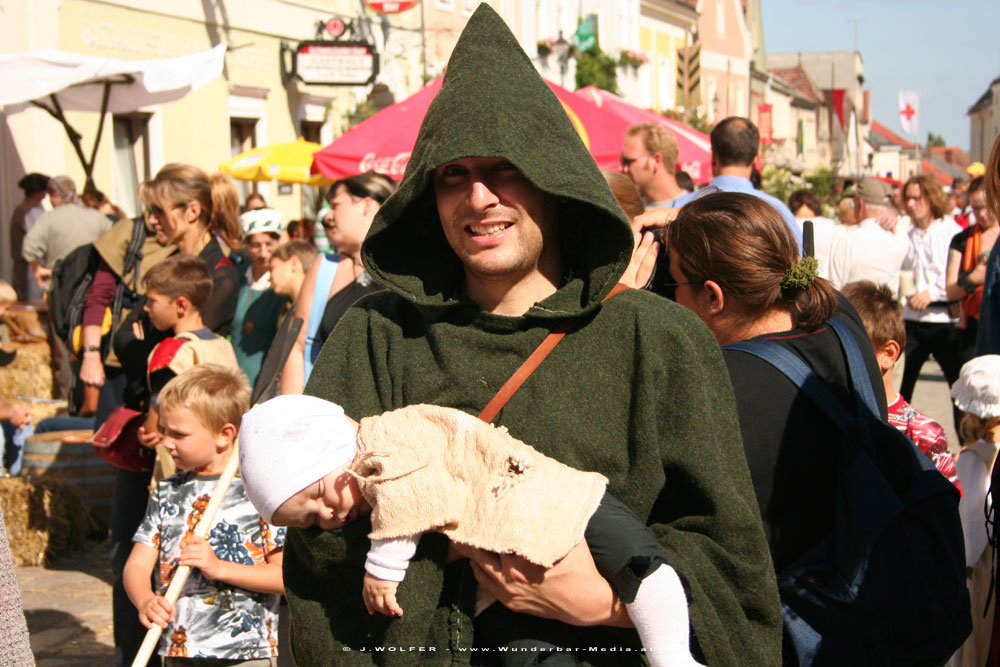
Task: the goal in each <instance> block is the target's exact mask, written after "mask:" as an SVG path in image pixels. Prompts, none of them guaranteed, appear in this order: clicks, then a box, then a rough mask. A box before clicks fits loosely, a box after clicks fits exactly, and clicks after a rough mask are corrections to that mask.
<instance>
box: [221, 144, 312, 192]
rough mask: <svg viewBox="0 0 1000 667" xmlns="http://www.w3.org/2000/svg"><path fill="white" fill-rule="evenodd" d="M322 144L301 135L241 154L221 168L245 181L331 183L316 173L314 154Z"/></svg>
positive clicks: (224, 171)
mask: <svg viewBox="0 0 1000 667" xmlns="http://www.w3.org/2000/svg"><path fill="white" fill-rule="evenodd" d="M320 148H322V146H320V145H319V144H316V143H313V142H311V141H306V140H305V139H303V138H302V137H299V140H298V141H294V142H291V143H286V144H272V145H270V146H262V147H260V148H253V149H251V150H248V151H246V152H245V153H240V154H239V155H237V156H236V157H234V158H233V159H231V160H229V161H228V162H223V163H222V164H221V165H219V171H222V172H223V173H226V174H229V175H230V176H232V177H233V178H238V179H240V180H241V181H274V180H277V181H280V182H282V183H301V184H303V185H329V184H330V183H331V181H330V180H329V179H327V178H326V177H324V176H323V175H322V174H314V173H312V162H313V153H315V152H316V151H318V150H319V149H320Z"/></svg>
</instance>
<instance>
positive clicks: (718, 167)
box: [673, 116, 802, 248]
mask: <svg viewBox="0 0 1000 667" xmlns="http://www.w3.org/2000/svg"><path fill="white" fill-rule="evenodd" d="M711 140H712V174H713V175H714V178H713V179H712V180H711V181H710V182H709V184H708V185H709V186H710V187H714V188H715V189H716V190H722V191H723V192H745V193H746V194H750V195H754V196H755V197H760V198H761V199H763V200H764V201H766V202H767V203H768V204H770V205H771V206H773V207H774V210H776V211H777V212H778V213H780V214H781V217H782V218H783V219H784V221H785V224H787V225H788V228H789V229H791V230H792V235H793V236H794V237H795V240H796V242H797V243H798V244H799V248H801V247H802V226H801V225H800V224H799V223H798V222H797V221H796V220H795V216H794V215H792V212H791V211H790V210H788V207H787V206H785V203H784V202H783V201H781V200H780V199H778V198H777V197H773V196H771V195H769V194H767V193H766V192H763V191H761V190H758V189H756V188H754V186H753V183H751V182H750V174H751V173H753V165H754V163H755V162H756V161H757V157H758V155H759V154H760V133H759V132H758V131H757V126H756V125H754V124H753V123H752V122H751V121H750V120H749V119H747V118H740V117H739V116H730V117H729V118H726V119H724V120H723V121H721V122H720V123H719V124H718V125H716V126H715V128H714V129H713V130H712V134H711ZM697 196H698V193H697V192H693V193H691V194H689V195H686V196H684V197H681V198H679V199H675V200H674V202H673V204H674V206H678V207H679V206H684V204H686V203H688V202H689V201H691V200H692V199H694V198H695V197H697Z"/></svg>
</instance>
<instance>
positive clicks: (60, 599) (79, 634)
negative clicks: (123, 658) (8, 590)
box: [17, 541, 115, 667]
mask: <svg viewBox="0 0 1000 667" xmlns="http://www.w3.org/2000/svg"><path fill="white" fill-rule="evenodd" d="M107 554H108V546H107V543H106V542H96V541H91V542H88V545H87V548H86V549H84V550H82V551H80V552H77V553H74V554H71V555H69V556H67V557H65V558H61V559H59V561H58V562H56V563H54V564H52V565H50V566H48V567H21V568H17V583H18V586H19V587H20V589H21V599H22V603H23V605H24V615H25V618H26V619H27V620H28V630H29V632H30V633H31V650H32V651H33V652H34V654H35V660H36V662H37V664H38V667H77V666H79V667H83V666H84V665H88V666H92V665H110V664H112V663H113V662H114V654H115V649H114V639H113V636H112V629H111V568H110V566H109V565H108V557H107Z"/></svg>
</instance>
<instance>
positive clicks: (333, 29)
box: [325, 16, 347, 39]
mask: <svg viewBox="0 0 1000 667" xmlns="http://www.w3.org/2000/svg"><path fill="white" fill-rule="evenodd" d="M325 27H326V31H327V32H328V33H330V37H333V38H334V39H337V38H338V37H340V36H341V35H343V34H344V31H345V30H347V26H346V25H345V24H344V21H343V19H340V18H338V17H336V16H335V17H333V18H332V19H330V20H329V21H327V22H326V26H325Z"/></svg>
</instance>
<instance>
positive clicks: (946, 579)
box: [726, 317, 972, 666]
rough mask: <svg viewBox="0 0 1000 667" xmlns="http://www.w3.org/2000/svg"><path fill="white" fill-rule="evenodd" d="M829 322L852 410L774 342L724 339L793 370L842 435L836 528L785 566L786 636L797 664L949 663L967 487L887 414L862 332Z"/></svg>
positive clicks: (961, 616) (781, 585) (962, 611)
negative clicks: (843, 360) (843, 362)
mask: <svg viewBox="0 0 1000 667" xmlns="http://www.w3.org/2000/svg"><path fill="white" fill-rule="evenodd" d="M827 325H828V326H830V328H831V329H832V330H833V331H834V333H836V335H837V338H839V339H840V344H841V347H842V348H843V350H844V353H845V355H846V357H847V362H848V368H849V371H850V375H851V383H852V385H853V389H854V395H855V396H856V397H857V404H856V405H855V406H854V409H853V410H849V409H848V408H847V407H846V406H845V405H844V404H843V403H842V402H841V401H840V400H839V399H838V398H837V397H836V395H835V394H834V393H833V392H832V391H831V390H830V389H829V387H827V385H826V383H825V382H823V380H821V379H820V378H819V376H817V375H816V374H815V373H814V372H813V371H812V369H810V368H809V367H808V366H807V365H806V364H805V363H804V362H803V361H802V360H801V359H799V357H797V356H796V355H795V354H794V353H792V352H790V351H789V350H786V349H785V348H783V347H781V346H780V345H778V344H777V343H772V342H768V341H763V340H745V341H740V342H738V343H732V344H730V345H727V346H726V348H727V349H734V350H739V351H742V352H746V353H748V354H753V355H755V356H757V357H759V358H761V359H763V360H764V361H767V362H768V363H770V364H771V365H773V366H774V367H775V368H776V369H778V370H779V371H781V372H782V373H784V374H785V375H786V376H787V377H788V378H789V380H791V381H792V382H793V383H794V384H795V385H796V386H797V387H798V388H799V389H801V390H802V391H803V392H804V393H805V394H806V395H807V396H809V398H810V399H811V400H812V401H813V402H814V403H815V404H816V405H817V406H818V407H819V408H821V409H822V410H823V412H824V413H825V414H826V415H827V416H828V417H829V418H830V420H831V422H832V426H834V427H836V428H838V429H839V430H840V431H842V432H843V436H844V437H843V439H842V443H843V451H842V457H841V458H840V460H839V464H838V470H837V473H836V474H837V485H836V492H837V498H836V500H835V513H834V523H833V530H832V532H831V533H830V534H828V535H827V536H826V537H824V538H823V539H822V540H821V541H820V542H819V544H817V545H816V546H814V547H813V548H812V549H811V550H809V551H808V552H806V553H805V554H804V555H803V556H801V557H800V558H798V559H797V560H796V561H795V562H793V563H791V564H790V565H788V566H787V567H785V568H784V569H783V570H782V571H780V572H778V573H777V575H778V590H779V593H780V595H781V603H782V610H783V612H784V621H785V633H786V636H787V637H788V638H790V639H791V643H792V644H793V645H794V650H795V653H796V654H797V656H798V662H799V664H800V665H852V666H858V665H908V666H913V665H916V666H921V665H942V664H944V663H945V662H946V661H947V660H948V659H949V658H950V657H951V655H952V654H953V653H954V652H955V651H956V650H957V649H958V648H959V647H960V646H961V645H962V643H963V642H964V641H965V638H966V637H968V635H969V633H970V632H971V630H972V617H971V612H970V608H969V592H968V589H967V588H966V581H965V548H964V541H963V537H962V525H961V521H960V519H959V514H958V499H959V492H958V490H957V489H956V488H955V487H954V486H953V485H952V484H951V482H949V481H948V480H947V479H946V478H945V477H944V475H942V474H941V473H940V472H938V470H937V468H935V467H934V465H933V464H932V463H931V461H930V460H929V459H928V458H927V457H926V456H924V454H923V453H921V452H920V450H918V449H917V447H916V446H915V445H914V444H913V443H912V442H911V441H910V440H909V438H907V437H906V436H905V435H903V434H902V433H901V432H900V431H898V430H897V429H896V428H894V427H893V426H891V425H889V424H887V423H885V422H884V421H882V420H881V419H880V418H879V416H878V415H879V412H878V407H877V403H876V401H875V394H874V390H873V389H872V385H871V380H870V378H869V376H868V373H867V371H866V366H865V363H864V359H863V357H862V356H861V349H860V348H859V347H858V344H857V342H856V341H855V339H854V336H853V335H852V334H851V332H850V330H849V329H848V328H847V326H846V325H845V324H844V323H843V322H842V321H840V320H839V318H837V317H834V318H832V319H831V320H830V321H829V322H827ZM820 427H821V428H822V427H823V426H820ZM803 444H804V445H808V443H803Z"/></svg>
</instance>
